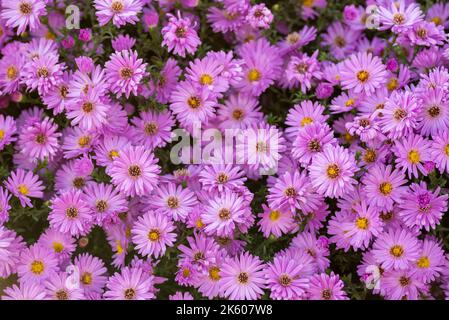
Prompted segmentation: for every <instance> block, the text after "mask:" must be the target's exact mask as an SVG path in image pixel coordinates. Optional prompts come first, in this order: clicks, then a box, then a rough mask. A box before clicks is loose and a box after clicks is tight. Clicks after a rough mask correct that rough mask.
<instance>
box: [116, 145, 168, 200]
mask: <svg viewBox="0 0 449 320" xmlns="http://www.w3.org/2000/svg"><path fill="white" fill-rule="evenodd" d="M157 161H158V159H157V158H154V157H153V154H151V153H150V151H149V150H145V148H144V147H142V146H137V147H128V148H127V149H125V150H123V151H122V152H121V154H120V155H119V156H118V157H117V158H115V159H114V161H113V162H112V165H111V166H110V170H109V175H110V176H111V177H112V183H113V184H114V185H115V186H117V188H118V190H119V191H121V192H123V193H124V194H125V195H126V196H132V197H134V196H136V195H137V196H143V195H147V194H149V193H150V192H151V191H152V190H153V189H154V188H155V187H156V185H157V183H158V179H159V177H158V174H159V173H160V167H159V166H158V165H157V164H156V163H157Z"/></svg>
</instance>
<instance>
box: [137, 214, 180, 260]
mask: <svg viewBox="0 0 449 320" xmlns="http://www.w3.org/2000/svg"><path fill="white" fill-rule="evenodd" d="M175 229H176V228H175V226H174V225H173V223H172V221H171V220H170V219H169V218H168V217H167V216H165V215H163V214H161V213H156V212H153V211H148V212H147V213H146V214H144V215H143V216H141V217H139V218H138V220H137V221H136V223H135V224H134V226H133V228H132V230H131V233H132V241H133V242H134V244H135V245H136V250H137V251H138V252H139V253H140V254H142V255H144V256H154V257H155V258H158V257H161V256H163V255H164V253H165V251H166V250H167V247H171V246H173V244H174V242H175V240H176V234H175V233H174V232H173V231H174V230H175Z"/></svg>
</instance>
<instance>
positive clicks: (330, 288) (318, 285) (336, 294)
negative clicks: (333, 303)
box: [308, 272, 348, 300]
mask: <svg viewBox="0 0 449 320" xmlns="http://www.w3.org/2000/svg"><path fill="white" fill-rule="evenodd" d="M309 286H310V287H309V290H308V297H309V299H310V300H348V297H347V295H346V292H345V291H344V290H343V288H344V283H343V281H342V280H341V279H340V277H339V276H338V275H336V274H334V272H332V273H331V274H330V275H327V274H325V273H320V274H316V275H314V276H313V277H312V278H310V285H309Z"/></svg>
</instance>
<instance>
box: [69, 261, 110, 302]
mask: <svg viewBox="0 0 449 320" xmlns="http://www.w3.org/2000/svg"><path fill="white" fill-rule="evenodd" d="M73 265H74V266H75V267H76V268H77V271H78V273H79V277H80V282H79V283H80V285H81V288H83V289H84V294H85V295H89V294H102V293H103V287H104V286H105V284H106V281H107V277H106V274H107V269H106V268H105V266H104V263H103V261H102V260H101V259H100V258H97V257H94V256H92V255H90V254H89V253H82V254H80V255H78V256H76V257H75V260H74V262H73Z"/></svg>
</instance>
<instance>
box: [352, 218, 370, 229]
mask: <svg viewBox="0 0 449 320" xmlns="http://www.w3.org/2000/svg"><path fill="white" fill-rule="evenodd" d="M355 225H356V226H357V228H359V229H361V230H366V229H368V219H367V218H358V219H357V220H356V221H355Z"/></svg>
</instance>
